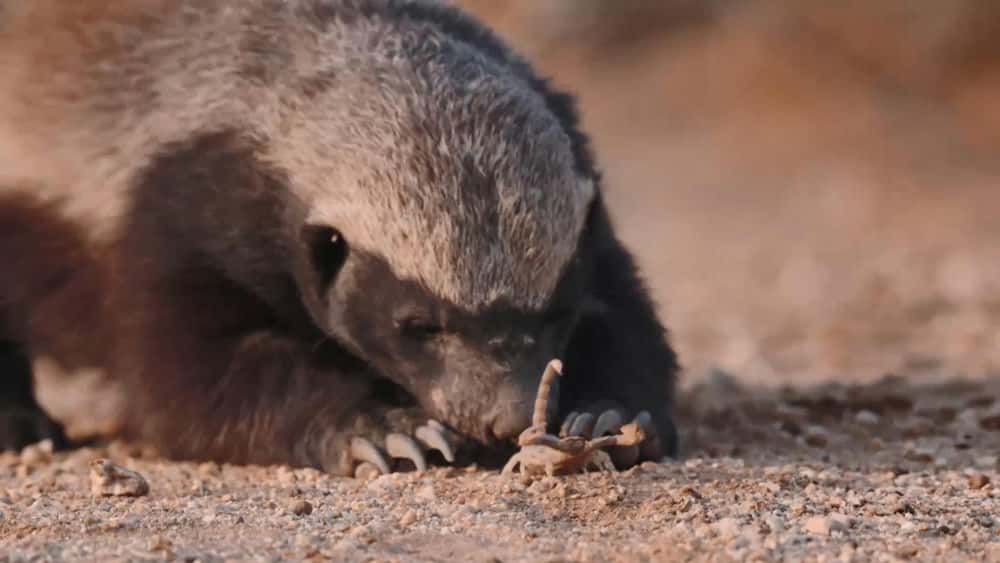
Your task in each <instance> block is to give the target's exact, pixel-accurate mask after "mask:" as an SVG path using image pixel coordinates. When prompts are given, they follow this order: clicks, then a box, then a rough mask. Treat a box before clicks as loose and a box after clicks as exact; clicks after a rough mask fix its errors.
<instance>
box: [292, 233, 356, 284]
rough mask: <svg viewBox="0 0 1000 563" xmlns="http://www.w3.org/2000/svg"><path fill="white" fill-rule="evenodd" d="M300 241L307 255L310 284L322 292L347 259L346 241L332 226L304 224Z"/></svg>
mask: <svg viewBox="0 0 1000 563" xmlns="http://www.w3.org/2000/svg"><path fill="white" fill-rule="evenodd" d="M302 242H303V243H304V244H305V247H306V253H307V256H308V262H309V269H310V276H311V278H312V279H311V282H312V284H313V285H314V286H315V287H316V288H317V290H318V291H320V292H322V291H323V290H324V289H325V288H327V287H329V286H330V284H331V283H333V281H334V279H335V278H336V277H337V274H338V273H339V272H340V269H341V268H342V267H343V266H344V262H345V261H346V260H347V251H348V250H347V241H346V240H345V239H344V237H343V235H342V234H341V233H340V231H338V230H337V229H336V228H334V227H329V226H316V225H306V226H305V227H303V228H302Z"/></svg>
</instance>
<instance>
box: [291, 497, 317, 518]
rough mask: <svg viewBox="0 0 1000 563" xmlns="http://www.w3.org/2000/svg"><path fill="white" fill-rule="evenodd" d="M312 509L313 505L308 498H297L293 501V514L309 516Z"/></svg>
mask: <svg viewBox="0 0 1000 563" xmlns="http://www.w3.org/2000/svg"><path fill="white" fill-rule="evenodd" d="M312 511H313V505H312V504H311V503H310V502H309V501H307V500H297V501H295V502H293V503H292V514H294V515H296V516H308V515H310V514H312Z"/></svg>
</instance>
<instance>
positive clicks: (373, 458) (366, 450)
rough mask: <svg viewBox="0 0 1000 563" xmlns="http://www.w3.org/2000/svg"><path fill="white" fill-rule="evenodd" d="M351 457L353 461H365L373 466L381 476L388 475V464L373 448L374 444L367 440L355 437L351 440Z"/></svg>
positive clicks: (375, 448) (380, 453)
mask: <svg viewBox="0 0 1000 563" xmlns="http://www.w3.org/2000/svg"><path fill="white" fill-rule="evenodd" d="M351 457H352V458H354V460H355V461H366V462H368V463H370V464H372V465H374V466H375V467H376V468H378V470H379V471H381V472H382V473H383V474H388V473H389V462H388V461H386V459H385V456H384V455H382V452H380V451H379V450H378V448H377V447H375V444H373V443H372V442H371V440H368V439H367V438H360V437H355V438H353V439H351Z"/></svg>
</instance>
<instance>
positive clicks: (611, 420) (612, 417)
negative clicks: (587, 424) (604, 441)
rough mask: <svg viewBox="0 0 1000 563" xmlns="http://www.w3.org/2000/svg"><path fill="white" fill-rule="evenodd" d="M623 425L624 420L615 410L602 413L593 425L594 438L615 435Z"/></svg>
mask: <svg viewBox="0 0 1000 563" xmlns="http://www.w3.org/2000/svg"><path fill="white" fill-rule="evenodd" d="M624 423H625V420H624V419H623V418H622V414H621V413H620V412H618V411H617V410H615V409H612V410H607V411H604V412H603V413H601V416H600V417H598V419H597V422H596V423H595V424H594V434H593V435H594V438H599V437H601V436H603V435H605V434H617V433H618V430H619V429H621V427H622V424H624Z"/></svg>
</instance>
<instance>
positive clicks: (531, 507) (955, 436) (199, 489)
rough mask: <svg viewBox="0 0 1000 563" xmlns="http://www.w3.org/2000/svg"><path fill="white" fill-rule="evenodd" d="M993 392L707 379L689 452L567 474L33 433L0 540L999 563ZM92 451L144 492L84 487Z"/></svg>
mask: <svg viewBox="0 0 1000 563" xmlns="http://www.w3.org/2000/svg"><path fill="white" fill-rule="evenodd" d="M722 390H725V391H726V393H725V394H723V395H720V392H721V391H722ZM997 391H998V389H997V385H996V384H993V383H972V382H966V381H958V380H953V381H937V382H925V383H921V382H920V380H919V379H912V378H911V379H906V380H901V379H899V378H889V379H886V380H883V381H880V382H876V383H873V384H869V385H864V386H861V385H825V386H822V387H818V388H814V389H810V390H803V391H789V390H752V389H747V388H744V387H741V386H740V385H739V384H737V383H736V382H734V381H732V380H728V379H726V378H725V377H713V378H707V379H706V380H705V383H703V384H702V385H698V386H695V387H693V388H690V389H688V390H687V391H686V392H685V395H684V400H683V401H682V404H683V405H684V408H683V409H682V412H681V413H680V414H681V422H682V424H683V425H684V426H683V427H684V429H685V431H684V440H685V443H686V444H687V448H686V455H685V457H684V458H683V459H682V460H680V461H674V462H668V463H644V464H642V465H641V466H639V467H636V468H633V469H630V470H627V471H624V472H619V473H614V474H598V473H592V474H587V475H576V476H571V477H557V478H550V477H545V478H538V479H531V478H526V477H522V476H501V475H499V473H498V472H497V471H496V470H492V469H483V468H477V467H471V468H464V469H456V468H435V469H432V470H429V471H428V472H426V473H417V472H412V473H399V474H393V475H387V476H382V477H378V478H375V479H373V480H369V481H363V480H353V479H341V478H334V477H330V476H328V475H325V474H322V473H320V472H318V471H315V470H311V469H297V468H290V467H238V466H230V465H217V464H213V463H201V464H198V463H178V462H171V461H166V460H162V459H158V458H156V457H152V456H150V455H148V454H144V453H143V452H142V451H141V450H140V449H138V448H131V447H129V446H127V445H123V444H118V443H113V444H109V445H107V446H105V447H98V448H84V449H80V450H77V451H72V452H63V453H58V452H57V453H55V454H52V453H48V448H47V447H45V446H44V445H42V446H34V447H29V448H27V449H26V450H25V451H24V452H23V453H22V454H21V455H16V454H5V455H3V456H0V538H2V545H3V556H4V557H6V559H7V560H53V561H55V560H79V559H87V560H121V559H129V560H157V559H172V560H182V559H183V560H188V561H194V560H198V561H223V560H226V559H239V560H247V559H253V560H267V561H279V560H304V559H309V560H371V561H452V560H456V559H459V560H467V561H555V560H560V561H564V560H572V561H642V560H657V561H681V560H684V561H689V560H713V561H714V560H748V559H749V560H779V559H787V560H806V561H810V560H815V561H819V560H824V561H833V560H838V561H868V560H876V561H899V560H949V561H963V560H969V561H972V560H976V561H982V560H987V561H1000V535H998V532H1000V518H998V517H997V516H996V515H997V514H998V513H1000V504H998V496H1000V492H998V490H997V489H996V488H995V486H994V483H996V482H997V468H998V466H997V452H998V451H1000V431H997V430H995V429H994V427H992V426H990V425H988V424H987V425H983V424H981V421H982V420H984V419H989V418H991V417H993V416H996V413H997V412H998V409H997V406H996V403H994V402H993V401H987V400H984V397H987V396H989V397H992V396H996V392H997ZM863 413H870V414H863ZM872 414H874V415H876V416H877V417H878V420H879V421H880V422H879V424H877V425H873V424H872V423H871V420H872V419H873V416H872ZM820 435H821V436H824V438H825V441H824V443H823V444H821V445H820V444H817V443H816V442H815V440H809V439H803V437H804V436H820ZM101 459H108V460H111V461H112V462H113V463H115V464H118V466H120V467H121V468H122V469H124V470H126V471H128V472H137V473H138V474H140V475H141V476H142V477H143V478H145V480H146V481H148V484H149V490H148V492H147V494H145V495H144V496H136V497H126V496H94V495H92V494H91V490H90V472H91V466H92V464H94V463H98V464H101V463H104V462H98V461H96V460H101ZM126 474H128V473H126Z"/></svg>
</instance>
